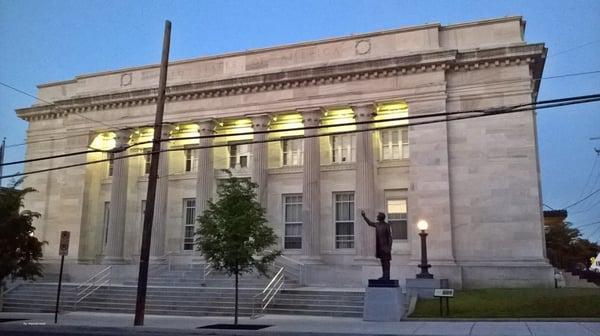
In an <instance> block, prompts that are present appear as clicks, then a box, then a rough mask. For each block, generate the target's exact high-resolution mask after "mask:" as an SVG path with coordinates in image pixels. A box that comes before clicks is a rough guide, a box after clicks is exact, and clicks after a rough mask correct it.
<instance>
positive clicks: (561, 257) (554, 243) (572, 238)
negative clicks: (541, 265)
mask: <svg viewBox="0 0 600 336" xmlns="http://www.w3.org/2000/svg"><path fill="white" fill-rule="evenodd" d="M572 225H573V224H572V223H570V222H562V223H560V224H553V225H550V227H549V228H548V231H547V232H546V247H547V248H548V253H547V254H548V258H549V259H550V262H551V263H552V265H554V266H555V267H558V268H563V269H571V268H575V267H576V266H577V264H580V265H585V266H586V267H589V266H590V258H591V257H594V256H596V255H597V254H598V252H599V251H600V245H598V244H596V243H593V242H590V241H589V240H587V239H583V238H582V237H581V232H580V231H579V230H578V229H576V228H574V227H573V226H572Z"/></svg>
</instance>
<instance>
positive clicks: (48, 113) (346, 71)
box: [17, 44, 546, 121]
mask: <svg viewBox="0 0 600 336" xmlns="http://www.w3.org/2000/svg"><path fill="white" fill-rule="evenodd" d="M545 53H546V49H545V48H544V45H543V44H528V45H514V46H507V47H498V48H490V49H480V50H472V51H464V52H459V51H457V50H441V51H433V52H428V53H419V54H414V55H404V56H396V57H390V58H383V59H371V60H363V61H359V62H349V63H343V64H334V65H323V66H318V67H313V68H303V69H296V70H288V71H278V72H271V73H264V74H259V75H252V76H245V77H236V78H230V79H224V80H216V81H205V82H197V83H188V84H181V85H173V86H170V87H168V88H167V92H166V96H167V97H166V101H167V102H179V101H192V100H199V99H206V98H213V97H227V96H235V95H241V94H251V93H258V92H268V91H277V90H285V89H292V88H302V87H311V86H318V85H323V84H336V83H345V82H352V81H361V80H369V79H377V78H386V77H397V76H403V75H407V74H415V73H424V72H434V71H470V70H475V69H481V68H490V67H505V66H512V65H519V64H533V65H534V67H533V68H534V69H533V70H534V74H533V75H534V78H539V77H540V76H541V70H542V69H543V62H544V59H545ZM536 69H537V71H536ZM538 73H539V76H538V75H537V74H538ZM536 82H537V85H539V81H536ZM157 91H158V90H157V89H156V88H151V89H141V90H134V91H127V92H116V93H111V94H104V95H96V96H85V97H76V98H72V99H66V100H59V101H56V102H54V104H53V105H40V106H34V107H29V108H23V109H17V115H18V116H19V117H20V118H22V119H24V120H26V121H32V120H44V119H55V118H62V117H65V116H66V115H68V114H70V113H86V112H91V111H98V110H106V109H114V108H126V107H135V106H144V105H152V104H156V95H157ZM536 91H537V88H536Z"/></svg>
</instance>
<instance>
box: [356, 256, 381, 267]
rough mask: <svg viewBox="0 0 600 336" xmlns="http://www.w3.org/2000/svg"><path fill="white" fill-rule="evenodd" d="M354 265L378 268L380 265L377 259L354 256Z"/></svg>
mask: <svg viewBox="0 0 600 336" xmlns="http://www.w3.org/2000/svg"><path fill="white" fill-rule="evenodd" d="M354 264H356V265H368V266H378V265H380V264H381V263H380V262H379V259H377V258H375V257H363V256H356V257H354Z"/></svg>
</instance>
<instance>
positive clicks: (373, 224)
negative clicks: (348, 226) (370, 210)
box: [360, 210, 375, 227]
mask: <svg viewBox="0 0 600 336" xmlns="http://www.w3.org/2000/svg"><path fill="white" fill-rule="evenodd" d="M360 215H361V216H362V218H363V219H364V220H365V222H366V223H367V224H368V225H369V226H373V227H375V223H373V222H371V221H370V220H369V219H368V218H367V215H365V210H361V211H360Z"/></svg>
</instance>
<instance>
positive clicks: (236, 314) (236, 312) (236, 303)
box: [233, 272, 238, 325]
mask: <svg viewBox="0 0 600 336" xmlns="http://www.w3.org/2000/svg"><path fill="white" fill-rule="evenodd" d="M234 316H235V317H234V320H233V324H235V325H237V324H238V272H236V273H235V313H234Z"/></svg>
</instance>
